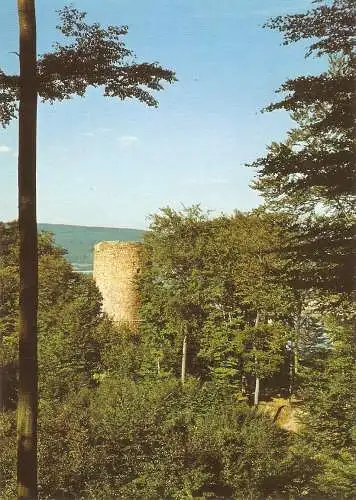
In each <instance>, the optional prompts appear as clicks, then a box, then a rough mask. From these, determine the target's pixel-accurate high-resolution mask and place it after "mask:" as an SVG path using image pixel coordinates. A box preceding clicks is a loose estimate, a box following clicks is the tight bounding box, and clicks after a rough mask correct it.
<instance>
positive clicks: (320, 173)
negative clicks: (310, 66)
mask: <svg viewBox="0 0 356 500" xmlns="http://www.w3.org/2000/svg"><path fill="white" fill-rule="evenodd" d="M317 3H321V4H322V5H319V6H316V8H315V9H312V10H310V11H308V12H307V13H305V14H295V15H288V16H284V17H282V16H279V17H277V18H274V19H271V20H270V21H269V22H268V23H267V24H266V26H267V27H269V28H272V29H278V30H279V31H281V32H282V33H283V36H284V41H285V44H289V43H294V42H297V41H299V40H302V39H312V40H313V41H312V43H311V45H310V48H309V52H308V54H307V55H310V54H315V55H316V56H318V57H320V56H328V57H329V68H328V71H326V72H324V73H322V74H321V75H316V76H306V77H297V78H295V79H293V80H288V81H287V82H285V83H284V84H283V85H282V87H281V88H280V90H279V92H281V93H282V94H283V98H282V100H281V101H280V102H278V103H274V104H271V105H270V106H268V107H267V108H266V110H267V111H273V110H276V109H283V110H286V111H287V112H288V113H289V114H290V116H291V118H292V119H293V120H294V121H295V122H296V128H293V129H292V130H291V131H290V132H289V133H288V136H287V138H286V140H285V141H283V142H280V143H272V144H271V145H270V147H269V148H268V152H267V154H266V155H265V156H264V157H262V158H259V159H257V160H256V161H255V162H254V163H252V164H251V166H252V167H254V168H256V169H257V170H258V174H257V179H256V180H255V182H254V187H255V188H256V189H258V190H259V191H260V192H261V193H262V194H263V196H264V197H265V200H266V203H267V206H268V209H269V210H271V209H272V210H277V211H281V210H282V211H286V212H288V213H290V214H292V215H294V219H295V221H294V225H293V226H294V227H293V229H294V233H295V235H296V237H295V239H294V241H291V245H290V246H289V247H288V246H287V247H286V251H288V253H289V255H290V256H291V258H292V260H293V261H294V262H295V265H294V269H292V273H291V276H292V278H293V279H294V280H295V282H296V283H298V286H300V287H304V288H310V287H311V286H313V281H314V284H315V282H317V286H322V287H324V288H326V289H329V290H335V291H338V292H344V291H350V290H352V288H353V284H354V283H353V279H354V267H353V243H352V238H353V226H354V221H355V212H354V201H355V199H354V195H355V191H354V181H353V179H354V103H353V95H354V81H355V58H354V37H353V31H354V30H353V24H354V23H353V11H354V1H353V0H333V1H332V2H317Z"/></svg>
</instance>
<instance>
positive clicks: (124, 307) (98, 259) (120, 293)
mask: <svg viewBox="0 0 356 500" xmlns="http://www.w3.org/2000/svg"><path fill="white" fill-rule="evenodd" d="M142 249H143V245H142V243H138V242H121V241H102V242H100V243H98V244H97V245H95V247H94V265H93V278H94V280H95V282H96V285H97V287H98V288H99V290H100V292H101V294H102V296H103V310H104V311H105V312H106V313H107V314H108V315H109V316H110V317H111V318H112V319H113V320H114V321H116V322H117V323H124V324H126V325H127V326H129V327H130V328H131V329H135V326H137V324H138V321H139V312H138V308H139V297H138V291H137V286H136V284H135V279H136V278H137V275H138V273H139V272H140V268H141V255H142Z"/></svg>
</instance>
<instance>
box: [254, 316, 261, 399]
mask: <svg viewBox="0 0 356 500" xmlns="http://www.w3.org/2000/svg"><path fill="white" fill-rule="evenodd" d="M259 321H260V313H259V312H257V314H256V319H255V327H257V326H258V323H259ZM255 366H256V380H255V393H254V396H253V404H254V406H257V405H258V403H259V397H260V378H259V376H258V374H257V359H256V357H255Z"/></svg>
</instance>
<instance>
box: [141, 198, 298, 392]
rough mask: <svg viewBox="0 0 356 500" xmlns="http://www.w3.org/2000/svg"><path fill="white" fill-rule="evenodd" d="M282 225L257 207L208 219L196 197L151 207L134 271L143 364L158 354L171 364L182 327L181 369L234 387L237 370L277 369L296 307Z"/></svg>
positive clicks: (153, 364)
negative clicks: (176, 206) (138, 272)
mask: <svg viewBox="0 0 356 500" xmlns="http://www.w3.org/2000/svg"><path fill="white" fill-rule="evenodd" d="M283 225H284V221H283V217H280V218H279V219H278V218H276V217H273V216H270V215H268V214H265V213H264V212H263V211H256V212H252V213H250V214H242V213H236V214H234V216H233V217H231V218H229V217H226V216H221V217H219V218H216V219H210V218H209V217H208V215H206V214H204V213H203V212H202V211H201V210H200V208H199V207H197V206H196V207H192V208H188V209H185V210H183V211H182V212H176V211H174V210H171V209H169V208H167V209H164V210H162V212H161V213H160V214H158V215H156V216H154V217H153V219H152V224H151V226H150V230H149V231H148V232H147V233H146V235H145V249H146V251H145V252H146V253H145V259H146V261H145V264H144V266H143V269H144V271H143V275H142V277H141V281H140V287H141V296H142V309H141V319H142V327H141V329H142V334H143V336H144V339H145V342H146V344H147V357H146V359H145V363H146V364H145V365H144V371H145V373H146V374H149V373H150V374H151V376H155V374H157V372H158V369H157V363H159V365H160V370H159V371H160V373H159V375H160V376H162V374H163V373H173V374H176V375H178V374H179V370H180V359H181V350H182V339H183V336H184V335H187V340H188V371H189V373H190V374H191V375H193V376H196V377H200V378H201V379H203V380H211V379H212V380H215V381H216V382H217V381H220V383H221V384H227V385H228V386H230V387H231V388H235V390H236V389H237V390H240V388H241V378H242V376H245V375H246V376H248V375H250V376H251V377H255V376H257V371H258V373H259V375H258V376H259V377H260V378H266V377H267V378H268V377H271V376H272V375H273V374H275V373H278V371H280V370H281V369H282V366H283V364H284V346H285V342H286V339H287V334H288V333H289V330H290V329H289V326H288V321H287V318H288V315H290V314H291V312H292V311H293V307H294V305H293V304H291V303H290V299H291V290H290V289H289V288H288V287H286V286H285V285H283V275H284V273H285V272H286V265H287V262H283V261H282V260H281V259H280V257H279V255H278V248H279V246H280V242H281V240H282V239H283V238H284V235H283ZM257 312H259V316H260V317H261V324H260V325H259V326H258V327H254V326H253V325H254V323H255V318H256V314H257ZM259 344H260V345H259ZM252 351H253V355H251V352H252ZM251 356H252V357H253V359H254V360H255V361H254V368H252V365H251V359H250V358H251ZM257 366H259V369H258V370H256V367H257Z"/></svg>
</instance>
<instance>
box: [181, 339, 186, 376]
mask: <svg viewBox="0 0 356 500" xmlns="http://www.w3.org/2000/svg"><path fill="white" fill-rule="evenodd" d="M186 368H187V335H184V338H183V347H182V372H181V380H182V384H184V382H185V372H186Z"/></svg>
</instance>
